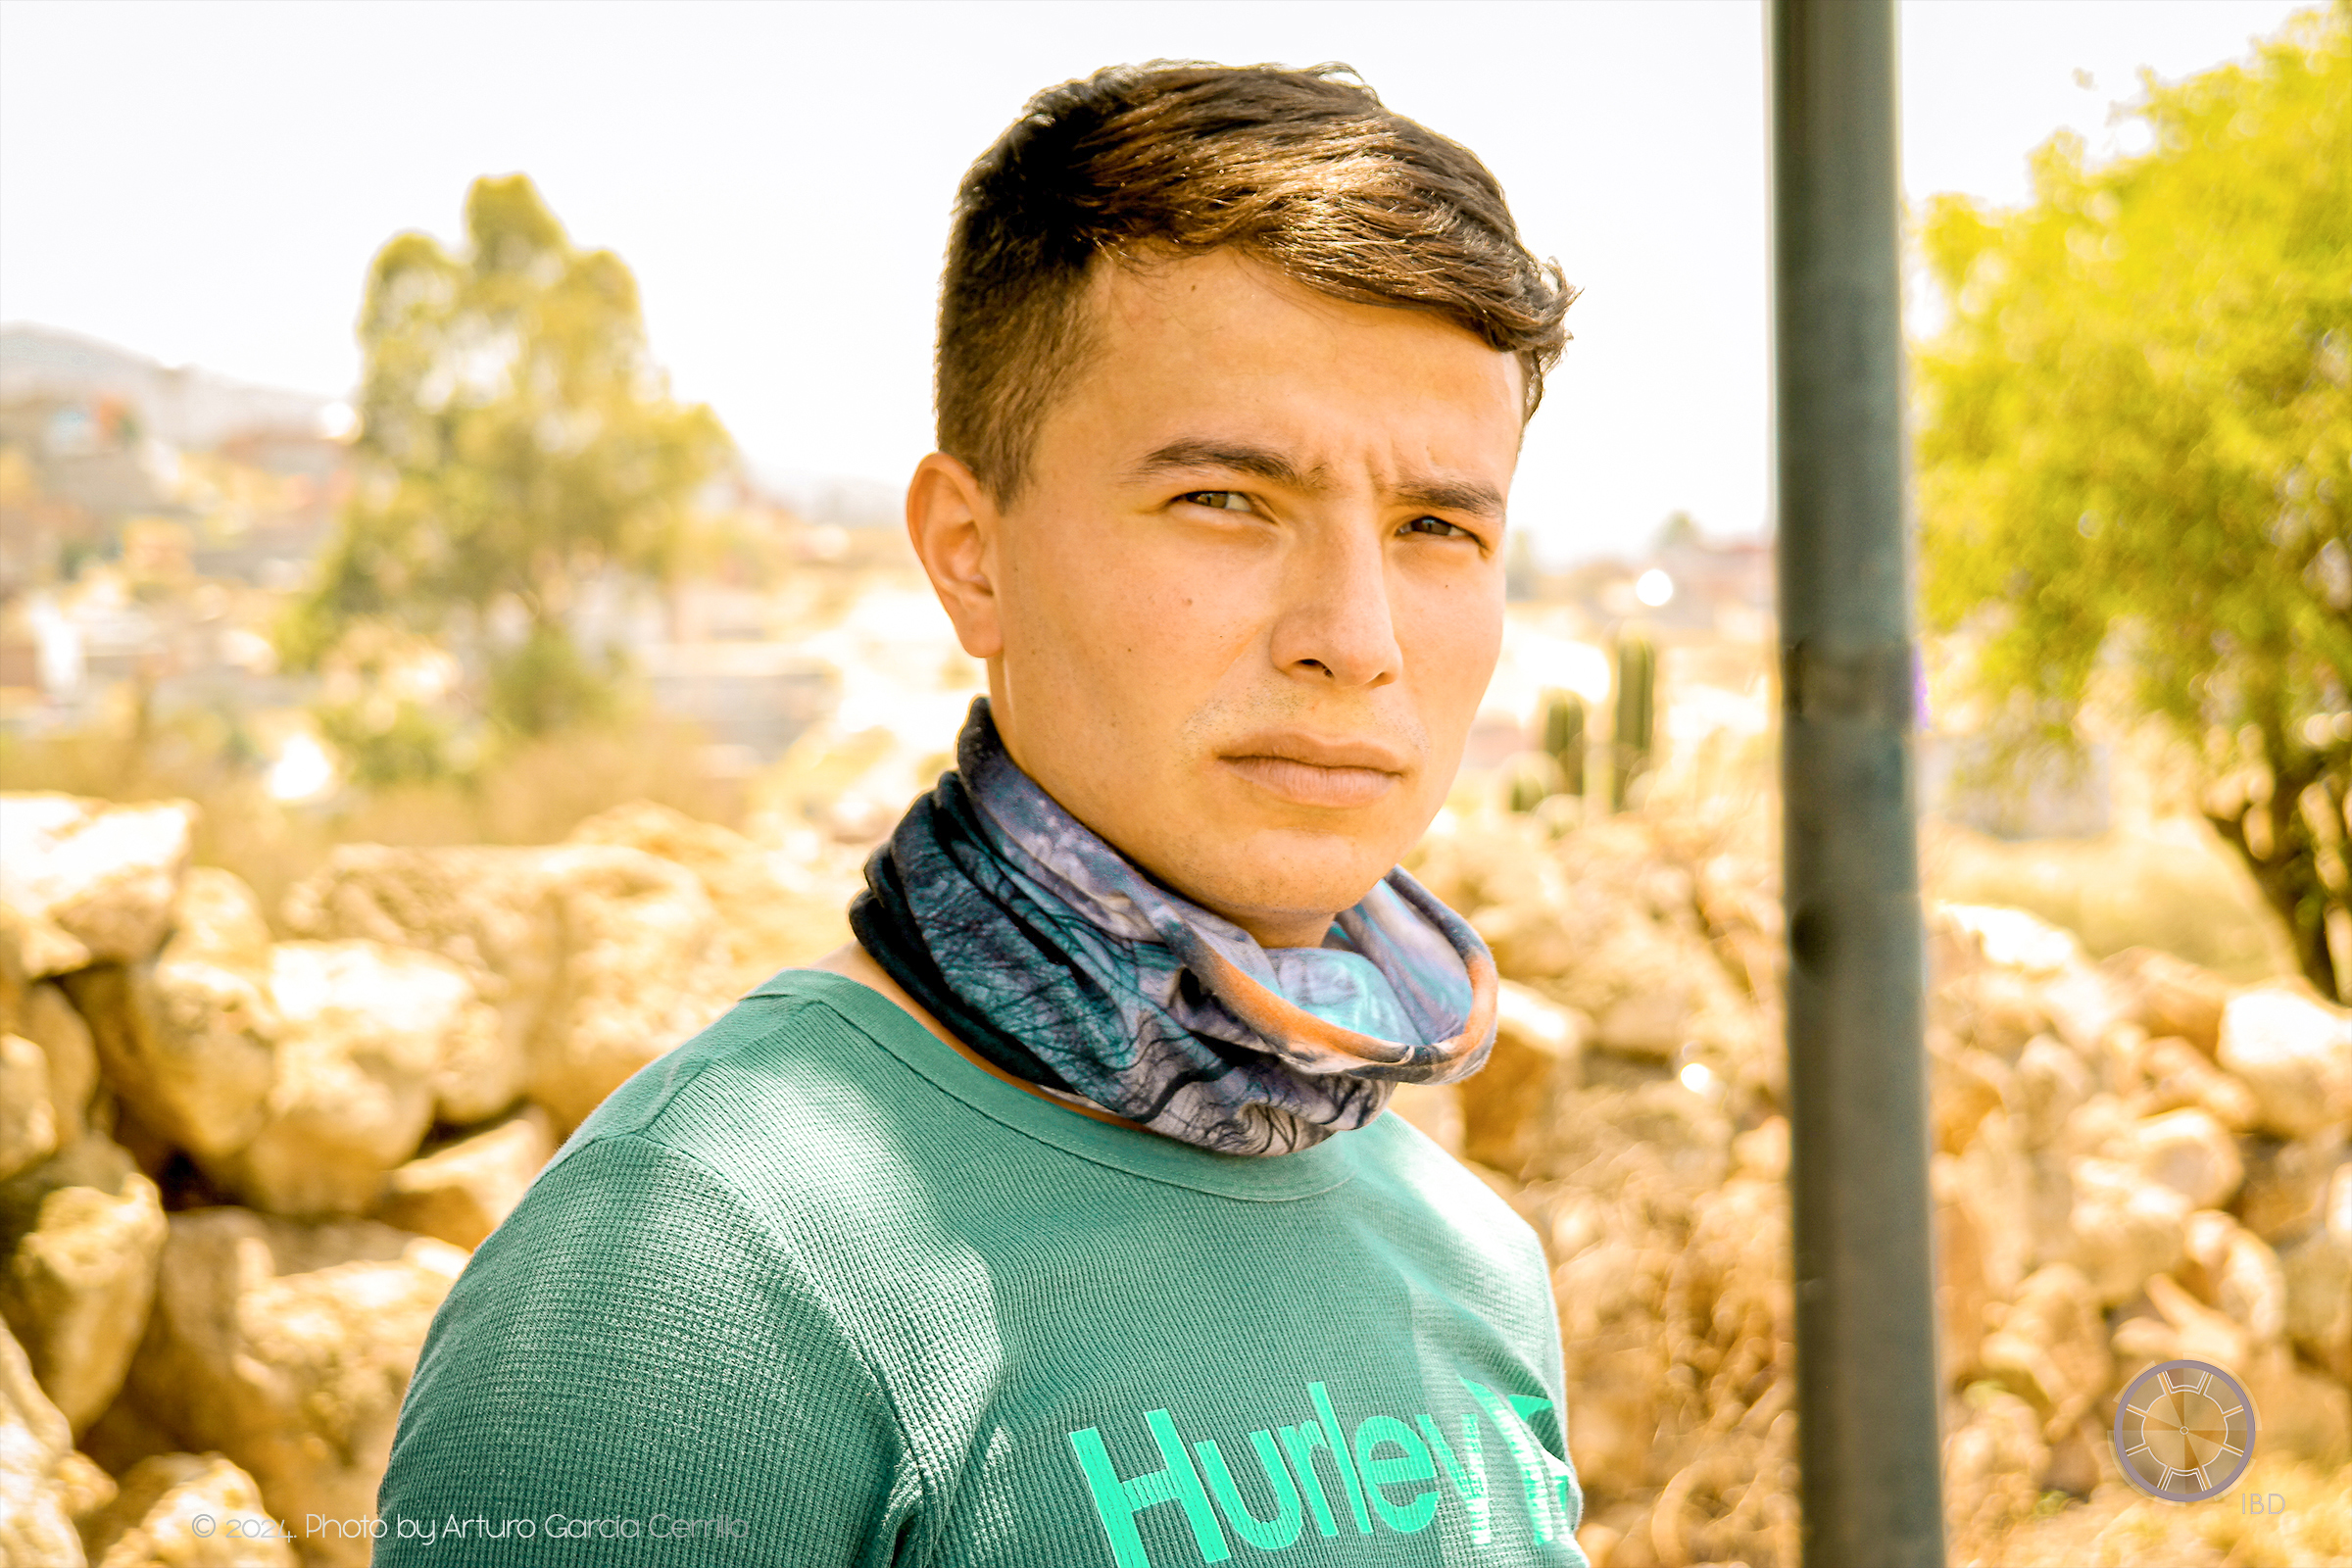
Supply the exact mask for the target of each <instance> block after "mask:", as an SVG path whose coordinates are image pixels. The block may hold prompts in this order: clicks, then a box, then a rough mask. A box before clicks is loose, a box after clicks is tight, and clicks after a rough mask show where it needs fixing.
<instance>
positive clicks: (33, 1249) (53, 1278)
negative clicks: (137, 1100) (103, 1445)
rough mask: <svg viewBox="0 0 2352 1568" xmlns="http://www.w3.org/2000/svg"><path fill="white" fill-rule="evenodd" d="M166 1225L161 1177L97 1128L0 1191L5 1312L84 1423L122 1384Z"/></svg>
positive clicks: (75, 1420) (43, 1374)
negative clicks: (146, 1171)
mask: <svg viewBox="0 0 2352 1568" xmlns="http://www.w3.org/2000/svg"><path fill="white" fill-rule="evenodd" d="M165 1229H166V1228H165V1221H164V1208H163V1202H162V1199H161V1197H160V1195H159V1194H158V1193H157V1191H156V1187H155V1184H154V1183H153V1182H151V1181H149V1180H148V1179H147V1178H146V1177H145V1176H144V1175H142V1174H141V1173H140V1172H139V1171H138V1170H136V1169H134V1168H133V1166H132V1164H131V1159H130V1156H129V1154H127V1153H126V1152H123V1149H122V1148H121V1147H120V1146H118V1145H116V1144H114V1143H112V1142H110V1141H108V1140H107V1139H105V1138H102V1137H99V1136H98V1135H96V1134H91V1135H89V1136H87V1137H85V1138H83V1139H82V1140H81V1141H80V1142H79V1143H78V1144H76V1145H74V1147H73V1148H72V1149H70V1150H68V1151H66V1152H64V1153H61V1154H59V1155H58V1156H57V1157H56V1158H55V1159H52V1160H50V1161H48V1162H47V1163H45V1164H43V1165H41V1166H38V1167H36V1168H35V1169H33V1170H32V1171H29V1172H27V1173H26V1174H25V1175H24V1176H21V1177H19V1178H18V1179H17V1180H16V1181H14V1182H11V1183H9V1184H7V1186H6V1187H5V1188H0V1244H4V1245H5V1246H6V1249H7V1250H6V1254H5V1273H0V1317H5V1318H6V1319H7V1322H8V1325H9V1328H10V1331H11V1332H12V1333H14V1334H15V1335H16V1337H17V1339H18V1341H19V1343H20V1344H22V1345H23V1346H24V1348H25V1354H26V1355H27V1357H29V1359H30V1361H31V1363H32V1368H33V1373H34V1375H35V1376H36V1377H38V1378H39V1379H40V1383H41V1387H42V1388H43V1389H44V1390H46V1391H47V1393H48V1395H49V1397H50V1398H51V1399H53V1400H54V1401H56V1403H57V1406H58V1408H59V1409H60V1410H62V1411H64V1412H65V1416H66V1419H67V1421H68V1423H69V1424H70V1425H71V1426H72V1427H73V1430H74V1431H75V1432H80V1431H81V1430H82V1429H84V1428H85V1427H87V1426H88V1425H89V1424H90V1423H91V1422H92V1421H94V1420H96V1419H97V1417H98V1415H99V1412H101V1411H103V1410H104V1409H105V1408H106V1406H107V1404H108V1403H109V1402H110V1401H111V1400H113V1398H114V1397H115V1395H116V1393H117V1392H118V1391H119V1390H120V1389H121V1388H122V1386H123V1374H124V1373H125V1372H126V1371H127V1370H128V1369H129V1366H130V1358H131V1353H132V1352H133V1351H134V1350H135V1349H136V1348H138V1343H139V1333H140V1330H141V1329H143V1328H144V1327H145V1326H146V1323H147V1308H148V1305H149V1303H150V1302H151V1301H152V1300H153V1299H154V1297H155V1274H156V1268H157V1265H158V1263H159V1262H160V1260H161V1258H162V1255H163V1248H164V1236H165Z"/></svg>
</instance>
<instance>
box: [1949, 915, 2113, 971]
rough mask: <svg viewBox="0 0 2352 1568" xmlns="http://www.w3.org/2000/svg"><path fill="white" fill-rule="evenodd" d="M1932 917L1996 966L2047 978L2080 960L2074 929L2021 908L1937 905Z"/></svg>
mask: <svg viewBox="0 0 2352 1568" xmlns="http://www.w3.org/2000/svg"><path fill="white" fill-rule="evenodd" d="M1935 916H1936V919H1937V920H1939V921H1940V922H1941V923H1942V924H1943V925H1945V926H1946V927H1947V928H1948V929H1949V930H1951V931H1953V932H1954V933H1956V934H1957V935H1958V937H1959V938H1960V939H1961V941H1962V943H1963V944H1964V945H1965V946H1966V947H1969V948H1973V949H1974V953H1975V956H1978V957H1980V958H1981V959H1982V960H1983V961H1984V962H1985V963H1988V964H1990V965H1992V966H1993V967H1995V968H2000V969H2016V970H2018V971H2020V972H2021V973H2024V974H2029V975H2036V976H2042V977H2048V976H2052V975H2056V974H2058V973H2060V972H2062V971H2063V970H2065V969H2067V968H2068V967H2070V966H2071V965H2074V964H2077V963H2080V962H2081V961H2082V943H2080V942H2078V941H2077V940H2076V939H2075V935H2074V933H2073V932H2071V931H2068V930H2065V929H2063V928H2061V927H2059V926H2054V925H2052V924H2050V923H2049V922H2048V921H2047V920H2044V919H2042V918H2040V917H2039V916H2037V915H2032V914H2028V913H2027V912H2026V911H2025V910H2023V909H2006V908H1999V907H1994V906H1991V905H1982V904H1939V905H1937V906H1936V909H1935Z"/></svg>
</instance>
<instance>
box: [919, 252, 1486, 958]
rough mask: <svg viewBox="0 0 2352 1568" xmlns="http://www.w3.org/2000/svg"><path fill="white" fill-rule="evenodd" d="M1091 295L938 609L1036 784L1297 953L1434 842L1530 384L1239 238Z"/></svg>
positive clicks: (1480, 680)
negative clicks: (957, 583) (1320, 289)
mask: <svg viewBox="0 0 2352 1568" xmlns="http://www.w3.org/2000/svg"><path fill="white" fill-rule="evenodd" d="M1091 283H1092V294H1091V306H1090V308H1091V310H1092V312H1093V318H1092V322H1091V327H1092V345H1091V352H1090V353H1089V355H1088V358H1087V362H1086V365H1085V367H1084V368H1082V369H1081V370H1080V371H1079V372H1078V373H1077V375H1076V377H1075V379H1074V382H1073V384H1072V386H1071V387H1070V388H1069V389H1068V390H1067V391H1066V392H1065V393H1063V394H1062V395H1061V396H1060V397H1059V398H1058V400H1057V401H1056V402H1055V403H1054V406H1053V407H1052V409H1051V411H1050V412H1049V413H1048V415H1047V416H1046V418H1045V420H1044V423H1043V425H1042V427H1041V429H1040V431H1039V434H1038V439H1037V444H1036V447H1035V449H1034V451H1033V454H1032V461H1031V466H1030V470H1029V473H1030V477H1029V480H1028V483H1027V485H1026V487H1025V488H1024V489H1023V490H1022V491H1021V492H1020V494H1019V495H1018V496H1017V498H1016V499H1015V500H1014V501H1013V502H1012V504H1011V505H1010V506H1009V507H1007V508H1005V509H1003V510H1002V511H999V510H998V509H996V508H995V507H993V506H992V505H991V504H989V503H988V502H987V500H986V498H985V497H984V496H978V495H977V493H976V491H969V490H968V489H967V499H969V501H970V510H971V512H972V514H973V521H972V524H971V532H972V534H973V537H974V544H973V547H972V564H973V565H974V566H975V568H976V571H975V572H974V573H973V575H974V576H975V577H976V578H978V579H983V580H984V585H985V592H981V593H974V592H972V591H970V589H969V588H968V587H965V588H961V589H951V587H950V585H949V584H948V583H946V582H941V589H942V598H943V600H945V601H947V602H948V605H949V609H950V613H952V614H953V615H955V617H956V622H957V630H958V632H959V634H960V635H961V636H962V639H963V643H964V646H965V648H966V649H967V650H968V651H970V652H972V653H974V654H976V655H980V656H981V657H984V658H986V659H987V660H988V664H989V690H990V693H991V701H992V707H993V709H994V711H995V715H996V719H997V723H998V726H999V728H1000V730H1001V731H1002V733H1003V735H1004V737H1005V745H1006V747H1007V749H1008V750H1009V751H1010V753H1011V755H1012V758H1013V760H1015V761H1016V762H1018V763H1019V764H1020V766H1021V767H1022V768H1023V769H1024V770H1025V771H1026V772H1028V773H1029V774H1030V776H1031V777H1033V778H1035V779H1036V780H1037V781H1038V782H1039V783H1040V784H1041V785H1043V786H1044V787H1045V789H1046V790H1047V791H1048V793H1050V794H1051V795H1053V796H1054V799H1055V800H1057V801H1059V802H1060V803H1061V805H1062V806H1063V807H1064V808H1065V809H1068V810H1069V811H1070V812H1071V813H1072V814H1073V815H1074V816H1076V817H1077V818H1078V819H1079V820H1080V821H1082V822H1084V823H1086V824H1087V825H1088V826H1089V827H1091V828H1093V829H1094V830H1095V831H1096V832H1097V833H1099V834H1100V835H1102V836H1103V838H1104V839H1107V840H1108V841H1109V842H1110V843H1111V844H1113V845H1115V846H1117V847H1118V848H1119V849H1120V850H1121V851H1122V852H1124V853H1125V854H1126V855H1127V856H1128V857H1129V858H1131V859H1133V860H1135V861H1136V862H1137V863H1138V864H1140V865H1142V866H1143V867H1144V868H1145V869H1146V870H1148V871H1150V872H1151V873H1152V875H1154V876H1156V877H1157V878H1159V879H1160V880H1161V881H1163V882H1165V883H1167V884H1168V885H1169V886H1171V887H1173V888H1175V889H1176V890H1178V891H1179V892H1181V893H1183V894H1185V895H1186V896H1188V897H1189V898H1191V899H1193V900H1194V901H1195V902H1196V903H1199V904H1201V905H1203V906H1205V907H1208V908H1211V909H1214V910H1216V911H1217V912H1219V913H1221V914H1223V915H1225V916H1226V917H1228V918H1230V919H1232V920H1234V921H1236V922H1237V923H1239V924H1240V925H1242V926H1243V927H1245V928H1246V929H1248V930H1250V932H1251V933H1252V934H1253V935H1255V936H1256V937H1257V938H1258V939H1259V940H1260V941H1261V942H1265V943H1267V944H1268V945H1270V946H1313V945H1315V944H1317V943H1319V942H1320V941H1321V940H1322V936H1323V933H1324V931H1325V929H1326V928H1327V927H1328V924H1329V922H1330V919H1331V916H1332V915H1333V913H1335V912H1336V911H1337V910H1340V909H1343V908H1346V907H1348V906H1349V905H1352V904H1354V903H1356V902H1357V901H1358V900H1360V899H1361V898H1362V897H1363V896H1364V895H1365V894H1366V893H1367V892H1369V891H1370V889H1371V888H1372V886H1373V884H1374V883H1375V882H1377V881H1378V880H1379V878H1380V877H1381V876H1382V875H1383V874H1384V873H1385V872H1387V870H1388V869H1389V867H1390V866H1392V865H1394V864H1395V863H1396V861H1397V858H1398V856H1400V855H1401V854H1402V853H1403V852H1404V851H1405V850H1406V849H1407V848H1408V847H1409V846H1410V845H1411V844H1412V843H1413V841H1414V840H1415V839H1416V838H1418V837H1419V836H1420V835H1421V833H1422V832H1423V830H1424V829H1426V828H1427V826H1428V825H1429V821H1430V818H1431V817H1432V816H1433V815H1435V814H1436V811H1437V809H1438V807H1439V805H1440V804H1441V803H1442V802H1443V800H1444V798H1445V795H1446V790H1447V788H1448V787H1449V786H1450V784H1451V782H1452V780H1453V776H1454V772H1455V769H1456V767H1457V766H1458V765H1459V763H1460V760H1461V753H1462V746H1463V742H1464V739H1465V738H1466V736H1467V734H1468V731H1469V727H1470V722H1471V719H1472V717H1473V716H1474V714H1475V713H1476V711H1477V709H1478V704H1479V701H1480V699H1481V697H1482V696H1483V695H1484V693H1485V691H1486V687H1487V682H1488V679H1489V677H1490V676H1491V675H1492V674H1493V673H1494V668H1495V657H1496V654H1497V652H1498V650H1499V647H1500V643H1501V631H1502V606H1503V571H1502V554H1503V553H1502V533H1503V499H1504V496H1505V495H1506V493H1507V492H1508V490H1509V487H1510V481H1511V472H1512V468H1513V467H1514V466H1515V465H1516V463H1517V458H1518V446H1519V436H1520V427H1521V407H1522V405H1521V369H1520V367H1519V365H1518V362H1517V360H1516V359H1515V358H1514V357H1513V356H1511V355H1508V354H1505V353H1501V352H1498V351H1496V350H1494V349H1491V348H1489V347H1487V346H1486V345H1485V344H1484V343H1481V342H1480V341H1479V340H1478V339H1477V338H1475V337H1473V336H1471V335H1470V334H1469V333H1468V332H1465V331H1464V330H1462V329H1461V328H1459V327H1457V326H1454V325H1452V324H1450V323H1449V322H1446V320H1444V319H1441V318H1438V317H1435V316H1432V315H1429V314H1427V313H1422V312H1414V311H1406V310H1397V309H1381V308H1378V307H1372V306H1363V305H1354V304H1349V303H1346V302H1343V301H1339V300H1334V299H1331V298H1329V297H1328V296H1325V295H1321V294H1317V293H1314V292H1312V291H1310V290H1308V289H1306V288H1305V287H1303V286H1302V285H1299V284H1297V283H1294V282H1292V281H1291V280H1289V279H1288V278H1285V277H1284V276H1282V275H1281V274H1280V273H1279V272H1276V271H1274V270H1271V269H1269V268H1266V267H1264V266H1262V265H1260V264H1258V263H1255V262H1252V261H1250V260H1248V259H1246V258H1245V257H1243V256H1241V255H1240V254H1238V253H1234V252H1224V251H1219V252H1212V253H1209V254H1208V255H1205V256H1200V257H1193V258H1187V259H1183V260H1173V261H1165V262H1159V263H1154V264H1152V265H1151V266H1148V267H1145V268H1142V269H1137V268H1131V267H1124V266H1099V267H1098V270H1097V273H1096V275H1095V276H1094V277H1093V279H1092V280H1091ZM943 462H947V463H952V460H942V459H938V458H934V459H932V460H928V461H927V465H926V466H933V465H938V464H941V463H943ZM941 483H944V481H939V480H938V479H937V478H936V476H935V478H934V481H933V484H934V489H933V491H932V498H933V500H934V501H938V500H939V499H940V498H941V497H942V496H943V495H944V491H942V490H941V489H940V488H939V485H940V484H941ZM925 484H926V480H925V479H924V477H923V476H922V474H920V473H918V476H917V479H916V484H915V489H914V492H913V493H912V494H911V495H910V498H909V510H910V518H911V519H912V520H913V521H914V524H915V532H916V537H917V543H918V546H920V545H921V544H922V543H923V533H924V529H923V521H922V518H921V516H920V515H919V514H921V512H922V511H923V507H924V500H923V497H924V494H925V490H924V487H925ZM925 557H926V564H931V565H932V569H933V577H934V580H935V581H940V580H941V568H940V566H939V565H938V564H935V563H934V562H933V559H932V557H933V552H931V551H928V550H927V551H926V552H925Z"/></svg>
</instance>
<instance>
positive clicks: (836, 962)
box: [807, 942, 1157, 1136]
mask: <svg viewBox="0 0 2352 1568" xmlns="http://www.w3.org/2000/svg"><path fill="white" fill-rule="evenodd" d="M807 967H809V968H811V969H823V970H825V971H827V972H828V973H831V974H837V975H841V976H843V977H845V978H847V979H851V980H855V981H857V982H858V984H859V985H861V986H864V987H865V988H866V989H867V990H869V991H875V992H879V993H880V994H881V995H882V997H883V998H884V999H885V1000H887V1001H889V1002H890V1003H892V1004H893V1005H896V1006H897V1007H898V1008H899V1010H900V1011H902V1012H904V1013H906V1014H907V1016H908V1017H910V1018H912V1019H913V1020H914V1021H915V1022H916V1023H919V1024H921V1025H922V1026H923V1027H924V1028H926V1029H928V1030H930V1031H931V1032H932V1033H933V1034H935V1035H937V1036H938V1037H939V1038H940V1040H941V1041H942V1042H944V1043H945V1044H946V1045H947V1047H948V1049H950V1050H951V1051H953V1052H955V1053H956V1054H957V1055H959V1056H961V1057H963V1059H964V1060H966V1061H968V1062H970V1063H971V1064H972V1065H973V1066H975V1067H978V1068H979V1069H980V1070H981V1071H983V1072H986V1073H989V1074H992V1075H994V1076H995V1077H998V1078H1002V1079H1004V1080H1005V1082H1006V1083H1008V1084H1010V1085H1012V1086H1013V1087H1014V1088H1015V1089H1019V1090H1022V1091H1024V1092H1026V1093H1028V1094H1031V1095H1035V1096H1036V1097H1037V1098H1038V1099H1040V1100H1042V1101H1044V1102H1046V1103H1048V1104H1050V1105H1058V1106H1060V1107H1061V1108H1062V1109H1064V1110H1068V1111H1074V1112H1076V1113H1077V1114H1079V1115H1081V1116H1092V1117H1093V1118H1094V1119H1095V1120H1097V1121H1106V1122H1109V1123H1110V1124H1111V1125H1112V1126H1114V1127H1132V1128H1134V1129H1135V1130H1136V1131H1137V1132H1151V1131H1152V1129H1151V1128H1149V1127H1146V1126H1145V1125H1144V1124H1143V1123H1142V1122H1139V1121H1129V1120H1128V1119H1127V1118H1126V1117H1124V1116H1114V1115H1112V1114H1111V1113H1110V1112H1109V1111H1107V1110H1102V1109H1099V1108H1097V1107H1095V1106H1092V1105H1076V1104H1072V1103H1070V1102H1068V1101H1066V1100H1063V1099H1061V1098H1059V1097H1058V1096H1055V1095H1050V1094H1048V1093H1046V1092H1045V1091H1044V1090H1043V1089H1040V1088H1039V1087H1038V1086H1037V1085H1035V1084H1033V1083H1030V1082H1029V1081H1028V1080H1027V1079H1025V1078H1016V1077H1014V1076H1013V1075H1012V1074H1011V1073H1008V1072H1006V1071H1005V1069H1004V1068H1002V1067H1000V1066H998V1065H997V1064H996V1063H995V1062H993V1061H991V1060H989V1059H988V1058H987V1057H986V1056H983V1055H981V1054H979V1053H978V1052H976V1051H974V1050H973V1049H972V1048H971V1047H969V1046H967V1045H965V1044H964V1043H963V1042H962V1041H960V1040H958V1039H956V1036H955V1035H954V1034H952V1033H951V1032H950V1031H949V1029H948V1027H947V1025H945V1024H943V1023H941V1022H940V1021H939V1020H938V1019H937V1018H934V1017H933V1016H931V1012H930V1009H929V1008H927V1007H925V1006H924V1005H922V1004H921V1003H919V1002H917V1001H915V1000H914V999H913V998H912V997H910V996H908V995H907V993H906V991H905V990H904V989H902V988H901V987H900V985H899V983H898V982H897V981H896V980H893V979H892V978H891V977H890V974H889V972H888V971H887V970H885V969H884V968H883V967H882V966H881V965H880V964H878V963H876V962H875V961H874V957H873V955H872V954H870V953H867V952H866V951H865V949H864V948H862V947H860V946H859V945H858V944H857V943H855V942H851V943H847V944H845V945H843V946H841V947H838V948H835V949H834V950H833V951H832V952H831V953H828V954H826V955H825V956H823V957H821V958H817V959H814V960H813V961H811V962H810V963H809V965H808V966H807ZM1154 1136H1157V1135H1154Z"/></svg>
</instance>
